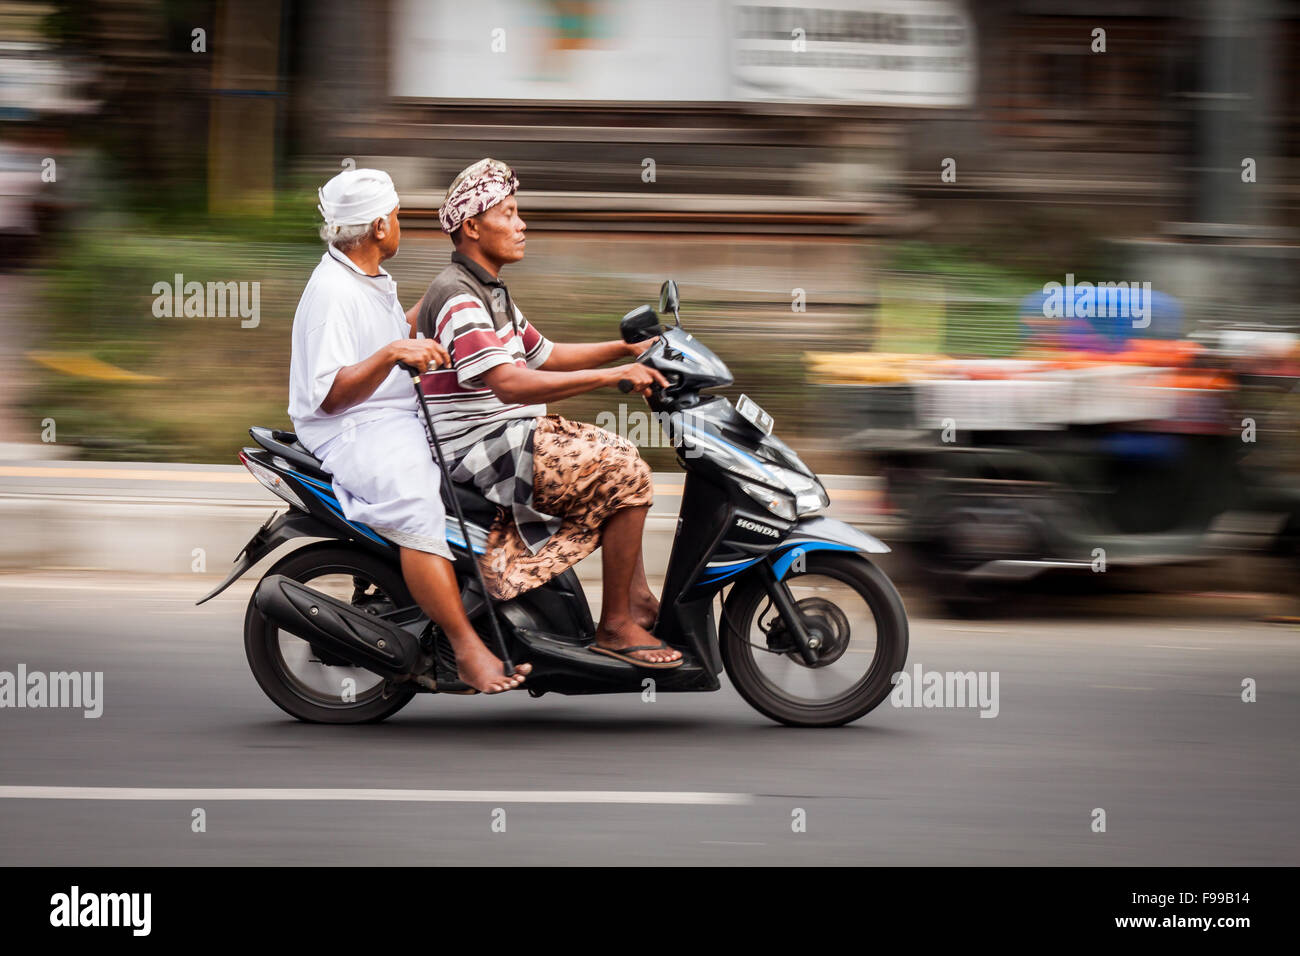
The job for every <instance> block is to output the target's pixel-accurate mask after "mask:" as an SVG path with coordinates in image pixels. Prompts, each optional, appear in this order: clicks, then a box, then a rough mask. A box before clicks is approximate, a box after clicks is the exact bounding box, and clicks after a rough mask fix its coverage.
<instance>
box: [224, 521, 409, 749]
mask: <svg viewBox="0 0 1300 956" xmlns="http://www.w3.org/2000/svg"><path fill="white" fill-rule="evenodd" d="M267 573H268V574H283V575H284V576H285V577H287V578H291V579H293V580H295V581H299V582H301V583H303V584H306V585H308V586H310V587H311V588H313V589H314V590H317V591H321V592H323V593H325V594H328V595H330V596H331V597H334V598H337V599H338V600H341V601H346V602H348V603H349V604H351V605H353V606H354V607H358V608H361V609H363V610H365V611H366V612H367V613H370V614H377V615H382V614H387V613H389V612H392V611H394V610H396V609H398V608H401V607H409V606H410V605H411V604H413V603H414V602H413V600H412V598H411V596H410V595H409V593H407V590H406V585H405V584H404V583H403V582H402V576H401V573H400V571H398V569H397V568H396V567H393V566H391V565H389V564H387V563H385V562H383V561H381V560H379V559H378V558H375V557H372V556H371V555H369V554H366V553H364V552H361V551H355V550H351V549H348V548H339V547H333V546H328V547H323V548H316V547H308V548H303V549H302V550H301V551H295V552H294V553H293V554H291V555H289V556H288V557H286V558H285V559H284V560H283V561H281V562H280V563H279V564H277V565H276V566H275V567H273V568H272V569H271V570H270V571H268V572H267ZM244 652H245V654H246V655H247V656H248V663H249V666H250V667H251V668H252V670H253V676H254V677H256V678H257V683H258V684H259V685H260V686H261V688H262V690H263V691H265V692H266V696H268V697H270V698H271V700H272V701H274V702H275V703H276V705H278V706H279V707H280V709H281V710H283V711H285V712H286V713H288V714H291V715H292V716H294V717H297V718H298V719H299V720H305V721H310V722H315V723H326V724H358V723H368V722H372V721H379V720H383V719H384V718H385V717H390V716H392V715H393V714H395V713H397V711H399V710H401V709H402V708H403V707H405V706H406V704H407V703H409V702H410V700H411V698H412V697H414V696H415V690H414V688H413V687H412V686H411V685H409V684H396V683H393V682H391V681H389V680H388V679H386V678H384V677H381V676H380V675H378V674H375V673H373V672H371V671H368V670H365V669H364V668H361V667H354V666H352V665H350V664H348V663H347V662H346V661H343V660H341V659H339V658H336V657H333V656H332V655H330V654H328V653H325V652H321V651H319V650H317V649H316V648H314V647H313V646H312V645H311V644H309V643H308V642H307V641H304V640H303V639H302V638H300V637H297V636H295V635H293V634H290V633H288V632H286V631H281V630H280V629H279V627H277V626H276V625H275V623H274V622H272V621H270V620H268V619H267V618H266V617H264V616H263V615H262V613H261V612H260V611H259V610H258V609H257V607H256V606H255V605H254V604H253V602H252V600H250V601H249V602H248V611H247V612H246V614H245V615H244Z"/></svg>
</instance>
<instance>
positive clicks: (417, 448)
mask: <svg viewBox="0 0 1300 956" xmlns="http://www.w3.org/2000/svg"><path fill="white" fill-rule="evenodd" d="M319 197H320V205H319V206H318V207H317V208H318V209H319V211H320V213H321V216H322V217H323V218H324V224H323V225H322V227H321V238H322V239H323V240H325V242H326V243H328V246H327V248H326V250H325V254H324V255H323V256H321V261H320V264H319V265H317V267H316V269H315V271H314V272H313V273H312V276H311V279H310V281H308V283H307V287H306V288H305V289H304V290H303V293H302V298H301V300H300V301H299V303H298V309H297V312H296V313H295V314H294V319H293V347H292V357H291V360H290V381H289V417H290V418H291V419H292V420H293V423H294V428H295V431H296V432H297V435H298V438H299V440H300V441H301V442H302V444H303V445H304V446H306V448H307V449H308V450H309V451H311V452H312V453H313V454H314V455H316V456H317V457H318V458H319V459H320V460H321V463H322V465H323V466H324V468H325V469H326V470H327V471H329V472H330V474H331V475H332V476H333V484H334V489H335V492H336V494H337V496H338V500H339V504H340V506H341V507H342V509H343V512H344V514H345V515H346V516H347V518H348V519H349V520H352V521H357V522H363V523H365V524H367V525H369V526H370V527H372V528H374V529H376V530H378V531H380V532H381V533H382V534H384V535H385V536H386V537H387V538H388V539H389V540H391V541H393V542H394V543H396V544H397V545H398V546H399V548H400V555H401V569H402V577H403V579H404V581H405V582H406V585H407V588H408V589H409V590H410V593H411V596H412V597H414V598H415V600H416V602H417V603H418V604H419V605H420V607H421V608H422V609H423V610H424V612H425V613H426V614H428V615H429V617H430V618H432V619H433V620H434V621H436V622H437V623H438V625H439V626H440V627H441V628H442V629H443V631H444V632H445V633H446V634H447V636H448V638H449V639H450V641H451V644H452V647H453V649H454V651H455V654H456V660H457V666H458V670H459V673H460V679H461V680H462V681H463V682H464V683H466V684H468V685H469V686H471V687H473V688H474V689H476V690H478V691H480V692H483V693H489V694H492V693H500V692H502V691H507V690H513V689H514V688H516V687H518V686H520V685H521V684H522V683H523V682H524V675H526V674H527V673H528V672H529V671H530V670H531V669H532V668H531V666H530V665H528V664H521V665H519V666H518V667H517V668H516V669H515V673H514V674H512V675H510V676H507V675H506V674H505V672H504V669H503V666H502V663H501V661H500V660H499V659H498V658H497V657H496V656H495V655H494V654H492V652H491V651H489V650H488V649H487V647H486V646H485V645H484V643H483V641H482V640H480V638H479V636H478V634H477V633H475V631H474V628H473V627H472V626H471V625H470V623H469V620H468V618H467V617H466V614H465V609H464V606H463V605H462V603H461V598H460V590H459V588H458V586H457V583H456V575H455V572H454V570H453V567H452V563H451V557H452V555H451V551H450V549H449V548H448V546H447V542H446V537H445V519H446V514H445V510H444V508H443V504H442V498H441V495H440V476H439V473H438V468H437V466H436V465H435V464H434V462H433V460H432V459H431V458H430V455H429V445H428V440H427V438H426V437H425V430H424V425H423V423H422V422H421V420H420V417H419V414H420V412H419V405H418V404H417V401H416V398H415V395H414V394H413V393H412V390H411V385H410V379H409V376H408V374H407V373H406V372H405V371H403V370H402V368H400V367H399V366H401V365H406V366H409V367H411V368H414V369H417V370H419V371H424V370H426V369H432V368H435V367H438V366H443V365H450V363H451V359H450V356H449V355H448V353H447V350H446V349H445V348H444V347H443V346H442V345H440V344H439V343H438V342H437V341H434V340H432V339H417V338H414V337H413V336H414V334H415V330H414V328H413V326H412V325H410V324H409V323H408V321H407V318H406V316H405V314H404V313H403V311H402V307H401V305H400V304H399V303H398V300H397V283H396V282H395V281H394V280H393V278H392V276H390V275H389V274H388V272H386V271H385V270H384V269H383V268H382V267H381V266H380V263H381V262H383V261H385V260H387V259H390V258H392V256H394V255H395V254H396V253H397V247H398V243H399V242H400V239H401V226H400V224H399V222H398V207H399V201H398V196H397V192H396V190H395V189H394V188H393V182H392V179H390V178H389V176H388V174H387V173H384V172H382V171H380V170H375V169H356V170H348V171H346V172H342V173H340V174H339V175H337V176H335V177H334V178H333V179H331V180H330V181H329V182H328V183H326V184H325V186H324V187H323V188H322V189H321V190H320V191H319Z"/></svg>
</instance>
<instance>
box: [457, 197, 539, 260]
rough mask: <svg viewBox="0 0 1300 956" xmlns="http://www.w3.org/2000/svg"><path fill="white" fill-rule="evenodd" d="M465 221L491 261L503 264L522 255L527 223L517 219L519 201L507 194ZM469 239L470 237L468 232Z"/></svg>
mask: <svg viewBox="0 0 1300 956" xmlns="http://www.w3.org/2000/svg"><path fill="white" fill-rule="evenodd" d="M466 223H467V224H471V223H472V224H473V225H474V226H476V227H477V233H478V247H479V249H480V250H481V251H482V252H483V254H484V255H485V256H487V257H488V258H489V259H491V260H492V261H493V262H496V263H498V264H499V265H505V264H506V263H508V262H518V261H519V260H520V259H522V258H523V257H524V230H526V229H527V228H528V224H527V223H525V222H524V221H523V220H522V219H520V218H519V204H518V203H517V202H515V197H514V196H507V197H506V198H505V199H503V200H501V202H499V203H497V204H496V205H495V206H493V207H492V208H491V209H489V210H487V211H486V212H481V213H479V214H478V215H477V216H474V217H472V218H471V219H467V220H466ZM470 238H471V239H472V238H474V234H473V233H472V232H471V233H470Z"/></svg>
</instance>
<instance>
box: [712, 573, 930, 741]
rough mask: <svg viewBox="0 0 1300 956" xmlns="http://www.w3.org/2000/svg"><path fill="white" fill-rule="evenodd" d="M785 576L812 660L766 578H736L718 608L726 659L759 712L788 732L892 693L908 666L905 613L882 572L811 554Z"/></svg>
mask: <svg viewBox="0 0 1300 956" xmlns="http://www.w3.org/2000/svg"><path fill="white" fill-rule="evenodd" d="M798 567H799V569H798V570H793V569H792V571H791V573H789V574H787V575H786V577H785V579H784V583H785V584H786V586H787V587H788V588H789V590H790V595H791V597H792V598H793V601H794V605H795V607H796V608H797V609H798V613H799V615H800V618H801V619H802V622H803V626H804V629H805V631H806V632H807V633H808V636H809V638H810V639H811V643H812V644H815V645H816V646H815V649H814V651H813V653H814V656H815V660H814V662H813V663H812V664H809V663H808V661H807V660H806V659H805V658H804V656H803V655H802V653H801V652H800V650H799V649H798V647H797V646H796V645H795V643H794V639H793V637H792V635H790V634H789V633H788V630H787V628H786V626H785V622H784V621H783V620H782V619H781V616H780V614H779V613H778V611H777V609H776V606H775V605H774V603H773V602H772V599H771V595H770V594H769V592H768V588H767V586H766V585H765V583H764V581H763V578H762V577H761V576H760V575H758V574H750V575H748V576H746V577H745V578H743V579H742V580H740V581H738V582H737V583H736V585H735V587H733V588H732V590H731V593H730V594H729V595H728V596H727V600H726V603H725V605H724V607H723V627H722V634H721V636H720V643H721V651H722V662H723V665H724V667H725V668H726V670H727V675H728V676H729V677H730V678H731V681H732V683H733V684H734V685H735V687H736V690H737V691H738V692H739V693H740V696H741V697H743V698H744V699H745V700H746V702H748V703H749V705H750V706H752V707H753V708H754V709H755V710H757V711H759V712H760V713H762V714H764V715H765V716H767V717H770V718H771V719H773V720H775V721H779V722H780V723H783V724H788V725H790V726H793V727H834V726H838V725H840V724H847V723H849V722H851V721H854V720H857V719H858V718H859V717H862V716H863V715H864V714H866V713H868V712H869V711H871V710H872V709H873V708H875V707H876V706H877V705H878V704H880V702H881V701H883V700H884V699H885V698H886V697H888V696H889V693H890V691H891V690H892V688H893V684H892V683H891V678H892V676H893V675H894V674H895V673H897V672H898V671H900V670H902V668H903V665H904V664H905V663H906V661H907V644H908V634H907V613H906V611H905V610H904V609H903V601H902V598H900V597H899V596H898V591H897V590H895V588H894V585H893V584H892V583H891V582H890V580H889V578H887V577H886V576H885V575H884V573H883V572H881V571H880V569H879V568H877V567H876V566H875V565H873V564H871V562H869V561H867V560H866V559H865V558H862V557H860V556H858V555H853V554H844V553H842V552H840V553H826V552H812V553H811V554H808V555H806V556H805V557H804V558H803V561H802V565H801V566H798Z"/></svg>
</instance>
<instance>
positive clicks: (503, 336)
mask: <svg viewBox="0 0 1300 956" xmlns="http://www.w3.org/2000/svg"><path fill="white" fill-rule="evenodd" d="M518 186H519V180H518V179H517V178H516V177H515V175H514V173H513V172H512V171H511V170H510V168H509V167H507V166H506V165H505V164H504V163H501V162H499V161H497V160H494V159H483V160H480V161H479V162H477V163H474V164H473V165H472V166H469V167H468V168H466V169H465V170H463V171H462V172H461V173H460V175H458V176H457V177H456V179H455V180H454V181H453V182H452V184H451V187H450V188H449V189H448V190H447V195H446V198H445V200H444V202H443V204H442V206H441V208H440V209H439V210H438V218H439V220H440V222H441V225H442V228H443V231H444V232H446V233H448V234H449V235H450V236H451V241H452V244H453V245H454V246H455V251H454V252H453V253H452V256H451V265H449V266H448V267H447V268H446V269H445V270H443V272H442V273H441V274H439V275H438V276H437V278H435V279H434V280H433V284H432V285H430V286H429V290H428V291H427V292H426V293H425V295H424V298H423V299H422V300H421V303H420V305H419V306H418V309H417V310H412V313H411V315H412V316H414V317H418V328H419V329H420V331H421V332H423V333H424V335H425V336H426V337H428V338H431V339H436V340H438V341H439V342H441V343H442V344H443V345H444V346H445V347H446V348H447V350H448V352H449V353H450V355H451V358H452V366H451V367H450V368H448V369H445V370H442V369H440V370H438V371H436V372H434V373H433V374H432V375H429V376H427V377H426V379H425V383H424V394H425V404H426V406H427V407H428V409H429V412H430V415H431V416H432V418H433V420H434V427H435V429H436V430H437V432H438V438H439V441H440V442H441V443H442V447H443V449H444V451H445V452H446V453H447V454H448V457H449V458H450V459H452V462H451V464H452V466H453V471H452V476H453V477H454V478H455V479H456V480H457V481H473V482H474V483H475V484H476V485H478V487H479V488H480V489H481V490H482V492H483V493H484V494H485V495H486V496H487V497H488V498H489V499H490V500H492V501H494V502H496V503H497V504H498V505H500V506H502V514H501V515H500V516H499V517H498V518H497V520H496V522H495V523H494V524H493V526H492V528H491V530H490V531H489V535H488V543H487V549H486V553H485V555H484V558H483V559H482V560H481V562H480V563H481V564H482V566H483V573H484V579H485V580H486V582H487V584H488V587H489V589H491V590H492V591H493V593H494V594H495V595H496V596H497V597H500V598H510V597H513V596H514V595H516V594H518V593H519V592H521V591H524V590H528V589H529V588H533V587H537V586H538V585H540V584H542V583H544V582H545V581H547V580H549V579H550V578H552V577H554V576H555V575H557V574H559V573H561V572H562V571H564V570H565V569H566V568H569V567H571V566H572V565H573V564H575V563H576V562H577V561H578V560H580V559H581V558H583V557H586V556H587V555H588V554H591V552H592V551H594V550H595V549H596V547H597V546H598V545H599V546H603V552H602V568H603V573H604V600H603V601H602V602H601V613H600V622H599V624H598V626H597V628H596V643H595V645H594V646H593V648H592V650H593V652H595V653H600V654H605V655H608V656H610V657H615V658H618V659H620V660H623V661H626V662H628V663H630V664H634V665H636V666H639V667H650V668H668V667H678V666H680V665H681V663H682V655H681V652H680V651H677V650H674V649H673V648H670V647H668V646H667V645H666V644H664V643H663V642H662V641H657V640H655V638H654V637H652V636H651V634H650V633H649V631H648V630H647V628H649V627H652V626H653V625H654V622H655V618H656V616H657V614H658V609H659V605H658V602H657V601H656V600H655V597H654V595H653V594H652V593H651V591H650V587H649V584H648V583H647V582H646V577H645V567H644V565H643V563H642V558H641V537H642V532H643V529H644V527H645V519H646V513H647V512H648V511H649V510H650V503H651V499H652V497H653V490H652V487H651V476H650V469H649V467H647V465H646V463H645V462H644V461H643V460H642V459H641V456H640V455H639V454H638V453H637V450H636V447H635V446H634V445H632V444H631V443H630V442H628V441H627V440H626V439H624V438H621V437H619V436H617V435H613V434H611V433H609V432H607V431H604V430H603V429H600V428H597V427H596V426H594V425H588V424H585V423H583V422H573V421H569V420H568V419H566V418H563V417H561V416H559V415H548V414H547V413H546V405H545V403H546V402H548V401H558V400H559V399H562V398H568V397H570V396H573V395H581V394H583V393H584V392H590V391H592V390H594V389H597V388H615V387H617V386H618V383H619V381H620V380H621V379H629V380H630V381H631V382H632V385H633V387H634V388H635V389H636V390H637V391H639V392H641V393H643V394H646V393H648V392H649V391H650V389H651V388H652V387H653V386H654V385H656V384H658V385H660V386H665V385H667V384H668V382H667V380H665V379H664V377H663V376H662V375H661V374H660V373H659V372H657V371H655V370H653V369H650V368H647V367H646V366H644V365H635V364H633V365H621V366H619V367H617V368H608V369H605V368H601V366H603V365H607V364H608V363H610V362H613V361H616V360H618V359H621V358H627V357H629V356H635V355H639V354H640V353H641V352H642V351H644V350H645V349H646V348H648V347H649V345H650V343H648V342H647V343H642V344H640V345H629V344H627V343H625V342H622V341H612V342H597V343H590V344H569V343H562V342H551V341H549V340H548V339H546V338H545V337H544V336H543V335H542V334H541V333H540V332H539V331H538V330H537V329H536V328H534V327H533V326H532V325H530V324H529V322H528V320H527V319H525V318H524V314H523V313H522V312H521V311H520V310H519V308H518V306H516V305H515V304H514V302H513V301H511V298H510V292H509V290H508V289H507V288H506V285H505V283H504V282H502V281H501V278H500V275H499V273H500V271H501V268H502V267H503V266H505V265H506V264H508V263H511V262H518V261H519V260H520V259H522V258H523V257H524V245H525V240H524V230H525V229H526V226H525V224H524V221H523V220H522V219H520V218H519V210H518V205H517V203H516V200H515V191H516V190H517V188H518ZM512 518H513V520H511V519H512Z"/></svg>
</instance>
